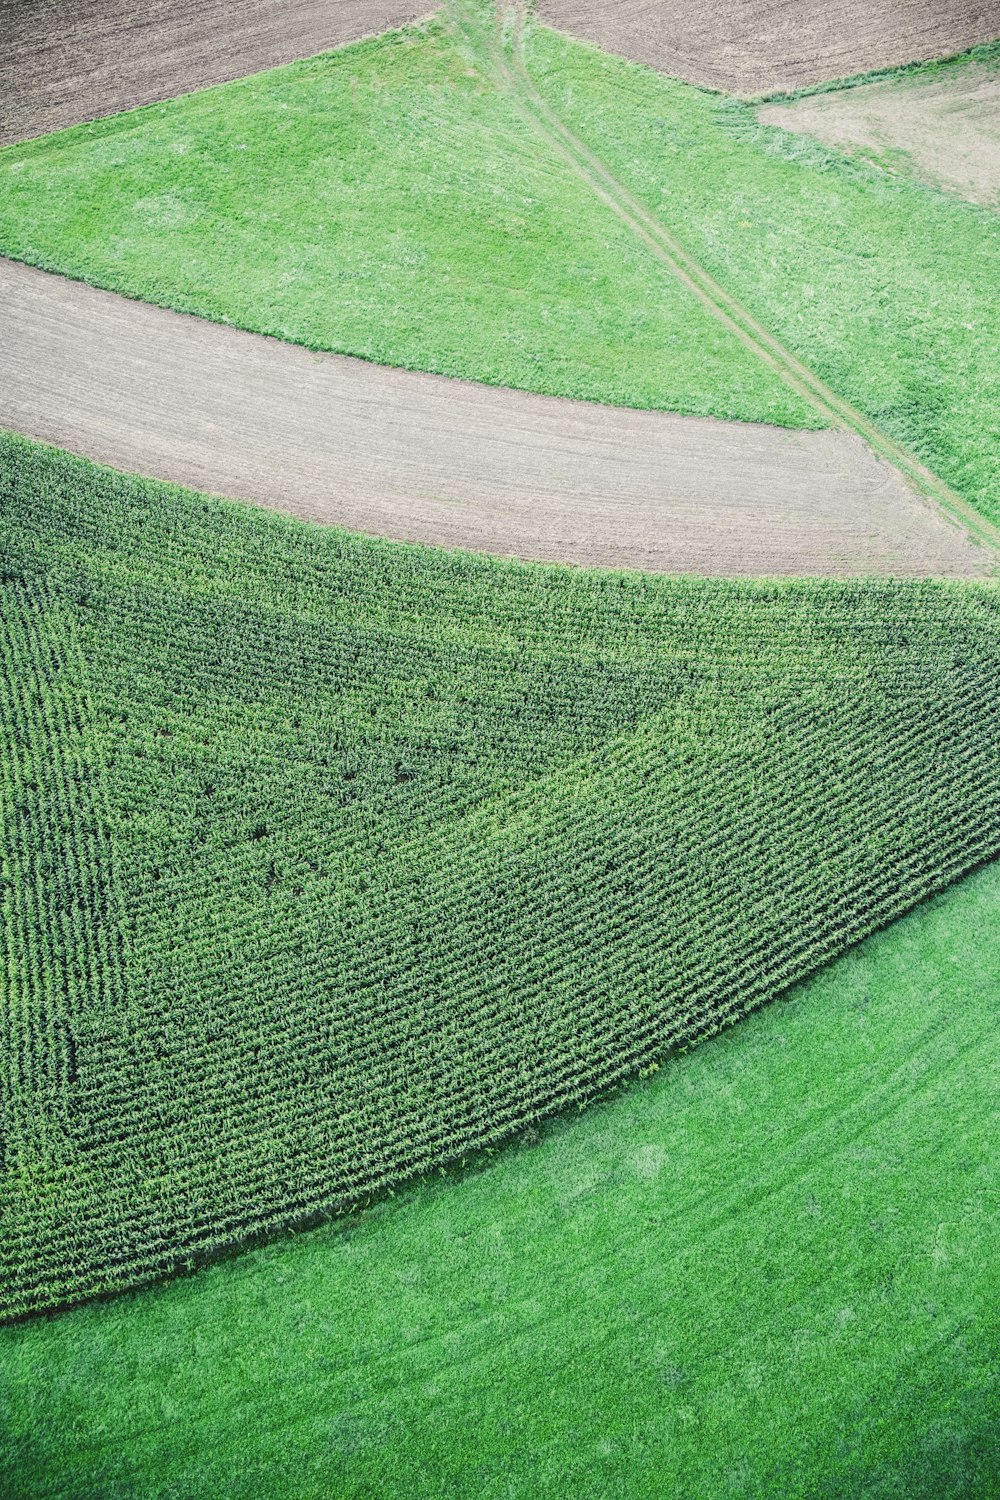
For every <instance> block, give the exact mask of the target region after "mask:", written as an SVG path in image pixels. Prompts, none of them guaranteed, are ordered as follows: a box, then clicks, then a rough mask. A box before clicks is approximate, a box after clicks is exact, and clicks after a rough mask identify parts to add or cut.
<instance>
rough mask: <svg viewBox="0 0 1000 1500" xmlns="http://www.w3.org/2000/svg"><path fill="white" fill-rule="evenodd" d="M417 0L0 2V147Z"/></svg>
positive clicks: (342, 36)
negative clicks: (325, 0)
mask: <svg viewBox="0 0 1000 1500" xmlns="http://www.w3.org/2000/svg"><path fill="white" fill-rule="evenodd" d="M429 8H432V7H429V6H427V5H421V3H420V0H336V3H335V4H332V5H331V4H327V3H324V0H200V3H199V0H152V3H150V4H147V5H141V6H137V5H133V4H130V3H128V0H0V146H6V145H9V144H10V143H11V142H13V141H23V140H28V139H30V137H32V136H36V135H44V134H45V133H46V132H47V131H50V130H61V129H62V128H63V127H64V126H67V125H77V124H79V123H80V122H81V121H84V120H93V119H98V118H100V117H101V116H103V115H110V114H116V113H117V112H118V111H119V110H122V109H132V108H134V107H135V106H137V105H140V104H150V103H153V102H155V101H158V100H162V99H170V98H173V97H174V96H175V95H177V94H188V93H191V92H192V90H194V89H200V88H205V87H207V86H208V85H209V84H213V83H223V82H225V81H227V80H228V79H231V78H240V77H243V76H244V75H245V74H247V73H256V72H259V71H260V70H261V69H263V68H274V67H277V66H278V65H279V64H280V63H288V62H295V61H296V60H297V59H299V58H302V57H310V56H312V55H313V54H314V53H316V52H323V51H326V50H327V49H328V48H331V47H340V46H343V45H344V43H346V42H351V41H356V40H357V39H358V38H359V37H363V36H374V35H377V34H378V33H379V32H382V31H385V30H387V29H388V28H389V27H392V26H401V25H402V24H403V23H404V22H406V21H412V20H414V19H415V18H416V17H417V16H420V15H422V14H424V12H425V11H426V10H428V9H429Z"/></svg>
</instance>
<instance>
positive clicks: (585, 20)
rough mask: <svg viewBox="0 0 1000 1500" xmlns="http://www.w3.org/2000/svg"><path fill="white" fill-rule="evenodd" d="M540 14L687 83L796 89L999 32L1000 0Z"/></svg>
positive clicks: (640, 2)
mask: <svg viewBox="0 0 1000 1500" xmlns="http://www.w3.org/2000/svg"><path fill="white" fill-rule="evenodd" d="M538 14H539V17H540V19H541V20H543V21H546V22H548V23H549V24H550V25H552V26H558V27H560V28H561V29H562V30H563V31H569V32H572V33H573V34H574V35H575V36H580V37H584V38H585V39H586V40H587V41H590V42H595V43H596V44H597V45H598V46H599V47H606V48H607V50H608V51H609V52H618V53H620V54H621V55H622V56H623V57H631V58H634V59H635V61H636V62H644V63H648V64H649V65H650V66H651V67H654V68H659V69H660V71H661V72H663V73H669V74H671V75H672V76H673V77H675V78H684V79H686V80H687V81H688V82H689V83H700V84H707V85H708V86H709V87H710V88H716V89H725V90H727V91H728V92H730V93H735V94H757V93H764V92H771V91H774V90H779V89H795V88H800V87H802V86H804V85H806V84H811V83H822V82H823V81H824V80H826V79H829V78H846V77H847V76H848V75H849V74H851V73H864V72H866V71H867V70H868V69H871V68H883V67H895V66H897V65H898V64H901V63H907V62H919V61H924V60H926V59H927V58H931V57H944V56H946V55H947V54H949V53H952V52H964V51H966V50H967V49H968V48H969V47H975V46H977V45H978V44H979V43H980V42H992V41H995V40H996V39H997V38H998V37H1000V6H998V5H997V0H947V3H941V0H795V3H793V4H789V0H707V3H706V0H539V4H538Z"/></svg>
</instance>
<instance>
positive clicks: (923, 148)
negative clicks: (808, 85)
mask: <svg viewBox="0 0 1000 1500" xmlns="http://www.w3.org/2000/svg"><path fill="white" fill-rule="evenodd" d="M998 16H1000V12H998ZM997 24H998V25H1000V19H998V23H997ZM759 113H760V118H761V119H762V120H763V121H765V123H767V124H769V125H780V126H781V127H782V128H783V129H785V130H793V131H796V132H797V133H798V134H800V135H808V136H813V137H814V138H816V139H817V140H820V141H822V142H823V143H824V144H825V145H827V146H835V147H837V148H838V149H840V150H847V151H859V150H860V151H864V152H866V153H870V154H874V156H875V159H876V160H879V159H880V158H881V162H882V164H883V165H884V166H886V167H887V168H889V169H890V170H900V169H903V170H906V171H909V172H912V173H913V174H914V175H915V176H918V177H922V178H924V179H925V180H926V181H928V182H931V183H933V184H934V185H935V186H938V187H943V188H947V189H950V190H952V191H954V192H957V193H960V194H961V196H962V197H963V198H968V199H969V200H970V201H971V202H973V203H983V204H986V205H988V206H989V207H993V208H1000V68H996V67H993V68H990V67H985V66H983V65H982V64H978V63H971V64H969V66H968V67H962V68H956V69H955V70H954V71H951V70H950V69H949V70H947V71H946V72H945V73H944V74H943V75H939V76H931V77H927V78H921V77H920V75H919V74H915V75H913V76H909V75H906V74H903V75H901V76H900V77H898V78H893V79H887V80H886V81H885V82H882V83H866V84H859V85H858V86H857V87H856V88H850V89H843V90H841V91H838V92H837V93H832V94H816V95H812V96H807V97H806V98H804V99H796V100H794V101H792V102H791V103H789V104H779V103H775V104H765V105H763V106H762V107H761V109H760V112H759Z"/></svg>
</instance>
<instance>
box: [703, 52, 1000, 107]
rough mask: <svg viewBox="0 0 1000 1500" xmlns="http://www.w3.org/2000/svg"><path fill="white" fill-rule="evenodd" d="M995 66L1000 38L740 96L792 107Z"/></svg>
mask: <svg viewBox="0 0 1000 1500" xmlns="http://www.w3.org/2000/svg"><path fill="white" fill-rule="evenodd" d="M977 62H978V63H985V64H987V65H989V64H991V63H996V64H997V66H1000V37H998V38H997V40H996V41H995V42H980V43H979V44H978V45H977V46H975V47H967V48H966V49H965V50H964V51H963V52H949V53H948V54H947V55H946V56H945V57H931V58H926V59H924V61H922V62H909V63H893V64H889V65H888V66H887V67H884V68H868V69H866V70H865V72H863V73H848V74H847V75H846V77H843V78H827V79H824V80H823V82H822V83H803V84H800V85H799V86H798V88H794V89H765V90H764V91H763V92H761V93H756V94H747V95H741V96H740V97H741V99H742V100H743V102H744V103H746V104H750V105H753V106H754V107H756V106H757V105H758V104H791V103H792V102H793V101H794V100H796V99H810V98H812V97H814V96H815V95H816V94H842V93H846V92H847V91H848V90H850V89H859V88H864V87H865V86H866V85H867V84H870V83H889V82H891V81H892V80H893V79H896V78H926V77H936V76H937V75H938V74H939V73H944V74H948V73H955V72H958V71H959V70H960V69H962V68H965V67H968V66H969V65H970V64H971V63H977ZM708 92H709V93H722V94H725V91H724V90H721V89H710V90H708Z"/></svg>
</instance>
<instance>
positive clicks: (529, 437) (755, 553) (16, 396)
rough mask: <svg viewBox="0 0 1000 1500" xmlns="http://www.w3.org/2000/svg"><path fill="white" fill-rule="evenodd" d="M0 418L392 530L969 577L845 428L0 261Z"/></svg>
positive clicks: (673, 560) (156, 467) (456, 543)
mask: <svg viewBox="0 0 1000 1500" xmlns="http://www.w3.org/2000/svg"><path fill="white" fill-rule="evenodd" d="M0 427H5V428H9V429H11V430H13V431H17V432H21V433H23V434H25V435H26V436H28V437H31V438H35V439H37V440H40V441H43V442H49V443H53V444H56V445H57V446H59V447H62V448H66V449H69V450H71V451H73V452H76V453H79V454H83V455H85V456H86V457H88V458H91V459H94V460H96V461H97V462H100V463H106V464H110V465H112V466H114V467H115V468H118V469H122V470H125V471H127V472H133V473H140V474H144V475H147V476H150V477H153V478H157V479H165V480H170V481H173V482H175V483H178V484H183V485H189V486H191V487H193V488H196V489H201V490H208V491H211V492H213V493H215V494H219V495H225V496H229V497H231V498H234V499H241V500H248V501H253V502H256V503H258V504H261V505H265V506H268V507H271V508H273V509H276V510H281V511H285V512H288V513H291V514H294V515H297V516H301V517H305V518H308V519H311V520H315V521H324V522H335V523H337V524H340V525H343V526H347V527H351V528H353V529H355V530H359V531H365V532H369V533H373V534H378V535H380V536H386V537H392V538H396V539H399V540H413V541H421V542H430V543H435V544H439V545H444V546H448V547H463V548H471V549H473V550H476V551H482V552H489V553H494V554H496V555H499V556H505V557H508V556H516V557H521V558H527V559H535V560H541V561H553V562H568V563H578V564H585V565H606V566H614V567H628V568H642V569H648V570H652V571H658V572H668V573H701V574H706V575H722V576H762V575H810V574H811V575H829V576H851V575H861V574H869V573H881V574H909V575H914V576H916V575H930V574H944V575H955V576H963V575H972V574H978V573H986V572H989V571H991V570H992V567H993V565H994V559H993V556H992V554H991V553H988V552H986V551H984V550H983V549H981V548H979V547H977V546H976V545H975V544H974V543H973V542H972V541H971V539H970V538H969V537H968V536H967V535H966V533H965V532H964V531H963V530H961V529H960V528H959V527H958V526H957V525H956V524H955V523H953V522H951V521H950V520H947V519H946V518H945V517H944V516H943V515H942V514H941V513H940V512H939V511H938V510H936V509H934V508H932V507H931V506H930V505H929V504H927V503H925V502H924V501H923V500H921V499H920V498H919V497H917V496H916V495H915V494H913V493H911V491H910V490H909V489H907V487H906V486H905V485H904V483H903V481H902V480H901V479H900V477H899V476H898V474H897V473H896V471H895V470H894V469H893V468H892V467H890V466H889V465H888V464H886V463H884V462H882V461H881V460H879V459H877V458H876V457H875V456H874V455H873V454H872V453H871V452H870V451H869V450H868V449H867V448H866V447H865V446H864V444H863V443H862V442H861V440H860V439H859V438H858V437H856V436H855V435H853V434H850V433H847V432H840V431H821V432H791V431H787V430H783V429H780V428H775V427H766V426H753V425H746V424H742V423H735V422H719V421H713V420H710V419H705V418H693V417H679V416H676V415H672V414H669V413H665V412H650V411H631V410H626V409H621V408H614V407H606V406H600V405H596V404H591V403H588V402H580V401H567V400H560V399H556V398H552V397H547V396H536V395H529V394H526V393H524V392H520V391H512V390H506V389H499V388H493V387H488V386H480V385H474V384H471V383H467V382H463V381H457V380H449V379H446V378H443V377H440V376H434V375H424V374H419V373H414V372H412V371H405V370H398V369H389V368H385V367H382V366H378V365H373V364H369V363H366V362H365V361H363V360H357V359H348V358H345V357H343V356H339V355H329V354H313V353H310V352H309V351H307V350H305V349H302V348H299V347H297V346H294V345H290V344H285V343H282V342H280V341H278V340H275V339H270V338H263V337H261V336H259V335H256V334H250V333H244V332H241V331H239V330H236V329H233V328H227V327H223V326H221V325H218V324H214V323H210V322H207V321H205V320H202V319H199V318H193V317H189V316H186V315H184V314H180V313H174V312H169V311H166V310H164V309H162V308H156V307H152V306H149V305H147V304H145V303H141V302H135V301H130V300H128V299H126V298H124V297H120V296H117V295H115V294H114V293H109V292H104V291H99V290H97V289H95V288H93V287H89V286H86V285H84V284H83V283H80V282H73V281H68V280H66V279H64V278H62V277H58V276H53V275H49V274H48V273H46V272H44V271H39V270H36V269H33V268H31V267H27V266H23V265H19V264H15V263H13V262H10V261H0Z"/></svg>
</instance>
